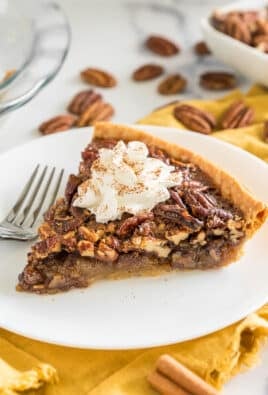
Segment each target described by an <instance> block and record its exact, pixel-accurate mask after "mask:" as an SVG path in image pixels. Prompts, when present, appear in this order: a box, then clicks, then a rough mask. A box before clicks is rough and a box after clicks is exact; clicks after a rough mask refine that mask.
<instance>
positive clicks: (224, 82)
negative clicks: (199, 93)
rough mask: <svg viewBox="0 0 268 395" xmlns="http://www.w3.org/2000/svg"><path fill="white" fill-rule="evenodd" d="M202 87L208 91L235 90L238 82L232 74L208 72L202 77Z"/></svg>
mask: <svg viewBox="0 0 268 395" xmlns="http://www.w3.org/2000/svg"><path fill="white" fill-rule="evenodd" d="M200 85H201V86H202V87H203V88H205V89H208V90H221V89H233V88H235V87H236V85H237V80H236V78H235V75H234V74H231V73H226V72H220V71H215V72H207V73H204V74H201V75H200Z"/></svg>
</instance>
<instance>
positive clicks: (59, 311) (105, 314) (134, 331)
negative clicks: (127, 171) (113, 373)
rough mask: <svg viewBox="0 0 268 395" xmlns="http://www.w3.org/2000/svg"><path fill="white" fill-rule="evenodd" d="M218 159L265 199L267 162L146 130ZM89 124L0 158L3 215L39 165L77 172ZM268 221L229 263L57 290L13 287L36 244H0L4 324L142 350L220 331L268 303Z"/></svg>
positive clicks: (74, 342) (53, 338) (56, 338)
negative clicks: (53, 292) (55, 292)
mask: <svg viewBox="0 0 268 395" xmlns="http://www.w3.org/2000/svg"><path fill="white" fill-rule="evenodd" d="M141 129H145V130H146V131H148V132H151V133H154V134H155V135H157V136H159V137H162V138H165V139H167V140H170V141H173V142H177V143H179V144H181V145H183V146H185V147H187V148H190V149H192V150H194V151H196V152H198V153H200V154H202V155H203V156H205V157H206V158H208V159H210V160H212V161H214V162H215V163H216V164H218V165H220V166H222V167H223V168H225V169H226V170H227V171H229V172H231V173H232V174H233V175H234V176H236V177H237V178H238V179H239V180H240V181H241V182H242V183H244V184H245V185H246V186H247V187H248V188H249V189H251V190H252V191H254V192H255V194H256V195H257V196H258V197H259V198H260V199H262V200H264V201H268V188H267V182H266V180H267V179H268V166H267V165H266V164H265V163H263V162H262V161H260V160H258V159H257V158H255V157H254V156H252V155H249V154H247V153H246V152H244V151H242V150H240V149H238V148H236V147H233V146H231V145H229V144H226V143H223V142H220V141H218V140H216V139H214V138H211V137H206V136H203V135H200V134H197V133H191V132H185V131H184V132H181V131H178V130H175V129H171V128H163V127H152V126H146V127H145V126H143V127H142V128H141ZM90 138H91V130H90V129H89V128H85V129H84V130H78V131H77V130H75V131H70V132H66V133H62V134H58V135H54V136H49V137H42V138H40V139H38V140H35V141H33V142H31V143H29V144H26V145H23V146H20V147H18V148H15V149H13V150H11V151H9V152H7V153H5V154H3V155H1V156H0V169H1V170H0V196H1V201H0V218H1V217H3V216H4V213H6V212H7V210H8V208H9V207H10V206H11V204H12V202H13V201H14V199H15V196H17V194H18V193H19V190H20V189H21V186H22V185H23V183H24V182H25V181H26V179H27V177H28V176H29V174H30V172H31V170H32V168H33V167H34V165H35V164H36V163H38V162H41V163H49V164H51V165H56V166H57V167H58V168H60V167H65V168H66V173H69V172H71V171H76V169H77V165H78V161H79V153H80V151H81V150H82V149H83V148H84V147H85V145H86V144H87V143H88V141H89V140H90ZM267 234H268V224H267V223H266V225H264V226H263V227H262V229H261V230H260V231H259V232H258V234H257V235H256V236H255V237H254V238H253V239H252V240H251V241H249V242H248V244H247V247H246V251H245V255H244V256H243V258H242V259H241V260H240V261H239V262H237V263H235V264H233V265H231V266H228V267H226V268H223V269H218V270H210V271H206V272H201V271H194V272H184V273H176V274H171V275H166V276H162V277H158V278H144V279H130V280H120V281H103V282H99V283H96V284H95V285H93V286H91V287H90V288H88V289H85V290H74V291H70V292H68V293H63V294H59V295H53V296H51V295H50V296H38V295H33V294H27V293H17V292H16V291H15V284H16V281H17V275H18V273H19V272H20V271H21V270H22V269H23V267H24V265H25V263H26V252H27V250H28V249H29V247H30V243H24V242H14V241H4V240H0V249H1V260H0V273H1V276H0V326H2V327H3V328H6V329H9V330H11V331H14V332H17V333H19V334H23V335H25V336H28V337H31V338H35V339H39V340H43V341H47V342H51V343H57V344H63V345H67V346H76V347H83V348H106V349H112V348H121V349H124V348H136V347H149V346H158V345H164V344H168V343H174V342H179V341H182V340H186V339H191V338H194V337H197V336H201V335H204V334H207V333H209V332H212V331H215V330H217V329H220V328H222V327H224V326H226V325H228V324H231V323H233V322H235V321H237V320H239V319H240V318H242V317H244V316H245V315H247V314H248V313H249V312H251V311H253V310H254V309H256V308H257V307H259V306H260V305H262V304H263V303H265V302H267V300H268V283H267V278H268V264H267V261H268V249H267Z"/></svg>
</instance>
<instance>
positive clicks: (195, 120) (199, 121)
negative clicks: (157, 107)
mask: <svg viewBox="0 0 268 395" xmlns="http://www.w3.org/2000/svg"><path fill="white" fill-rule="evenodd" d="M173 115H174V117H175V118H176V119H177V120H178V121H180V122H182V123H183V125H185V126H186V127H187V128H189V129H191V130H194V131H196V132H200V133H204V134H209V133H211V132H212V131H213V128H214V127H215V125H216V120H215V118H214V116H213V115H212V114H210V113H209V112H208V111H204V110H200V109H199V108H196V107H193V106H189V105H188V104H182V105H180V106H177V107H175V108H174V110H173Z"/></svg>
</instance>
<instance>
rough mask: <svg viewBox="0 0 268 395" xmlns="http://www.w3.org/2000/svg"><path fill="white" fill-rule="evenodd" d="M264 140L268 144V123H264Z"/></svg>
mask: <svg viewBox="0 0 268 395" xmlns="http://www.w3.org/2000/svg"><path fill="white" fill-rule="evenodd" d="M263 140H264V141H265V143H268V121H266V122H264V127H263Z"/></svg>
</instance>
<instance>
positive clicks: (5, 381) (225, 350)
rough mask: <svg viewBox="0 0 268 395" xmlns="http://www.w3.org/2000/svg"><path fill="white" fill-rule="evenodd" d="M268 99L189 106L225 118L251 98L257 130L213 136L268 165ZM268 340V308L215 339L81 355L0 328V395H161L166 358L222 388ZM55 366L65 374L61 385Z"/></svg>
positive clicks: (256, 93) (157, 118)
mask: <svg viewBox="0 0 268 395" xmlns="http://www.w3.org/2000/svg"><path fill="white" fill-rule="evenodd" d="M267 93H268V92H267V90H265V89H263V88H260V87H253V88H252V89H251V90H250V92H249V93H248V94H247V95H246V96H245V97H244V96H243V95H242V93H241V92H239V91H234V92H232V93H231V94H230V95H228V96H226V97H224V98H223V99H220V100H216V101H200V100H192V101H188V103H190V104H194V105H196V106H198V107H200V108H204V109H207V110H209V111H211V112H213V113H214V114H215V116H216V117H217V118H218V119H219V118H220V116H221V115H222V113H223V112H224V110H225V109H226V108H227V107H228V106H229V105H230V103H231V102H232V101H233V100H234V99H236V98H243V97H244V100H245V102H246V103H248V104H249V105H251V106H252V107H254V109H255V112H256V117H255V124H254V126H250V127H247V128H243V129H236V130H228V131H220V132H217V133H214V136H215V137H218V138H221V139H223V140H226V141H229V142H231V143H233V144H235V145H238V146H241V147H243V148H244V149H246V150H248V151H250V152H252V153H254V154H255V155H257V156H259V157H261V158H262V159H264V160H266V161H268V144H265V143H263V142H262V139H261V137H262V128H263V124H262V122H263V121H264V120H266V119H268V94H267ZM172 108H173V106H172V105H171V106H168V107H166V108H163V109H159V110H157V111H154V112H153V113H152V114H150V115H148V116H147V117H145V118H143V119H142V120H141V121H139V123H144V124H154V125H163V126H175V127H179V128H181V127H182V125H181V124H180V123H179V122H177V121H176V120H175V119H174V118H173V117H172ZM186 133H187V132H186ZM267 339H268V305H266V306H264V307H262V308H261V309H260V310H258V311H257V312H256V313H254V314H251V315H249V316H248V317H247V318H245V319H244V320H242V321H240V322H239V323H236V324H234V325H231V326H229V327H227V328H225V329H222V330H220V331H218V332H215V333H213V334H210V335H208V336H205V337H202V338H199V339H195V340H192V341H188V342H184V343H179V344H174V345H172V346H166V347H158V348H152V349H145V350H129V351H97V350H79V349H73V348H66V347H60V346H56V345H49V344H46V343H41V342H37V341H34V340H31V339H27V338H24V337H21V336H18V335H15V334H13V333H10V332H7V331H5V330H0V395H15V394H16V395H17V394H20V393H22V392H24V390H26V389H32V391H30V392H27V394H29V395H33V394H35V395H37V394H38V395H76V394H79V395H108V394H109V395H154V394H156V392H155V391H154V390H153V389H152V388H151V387H150V386H149V385H148V383H147V381H146V375H147V374H148V373H149V371H151V370H152V369H153V366H154V363H155V361H156V359H157V358H158V356H160V355H161V354H163V353H169V354H171V355H173V356H174V357H175V358H176V359H178V360H179V361H180V362H182V363H184V364H185V365H186V366H188V367H189V368H190V369H192V370H193V371H195V372H196V373H197V374H199V375H200V376H201V377H203V378H204V379H205V380H206V381H207V382H209V383H211V384H212V385H214V386H215V387H217V388H221V387H222V386H223V385H224V383H225V382H227V381H228V380H229V379H230V378H231V377H232V376H233V375H235V374H237V373H239V372H240V371H242V370H243V369H245V368H247V367H250V366H252V365H254V364H255V363H256V361H257V359H258V352H259V350H260V347H261V345H262V344H263V343H264V342H265V340H267ZM42 361H44V362H45V363H46V364H44V363H43V362H42ZM53 367H54V368H56V370H57V372H58V376H59V381H58V382H57V374H56V372H55V370H54V368H53ZM56 382H57V383H56ZM44 384H45V385H44ZM39 387H42V388H40V389H38V388H39Z"/></svg>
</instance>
